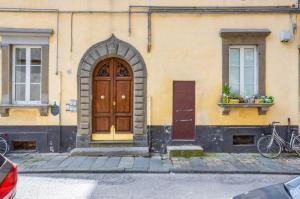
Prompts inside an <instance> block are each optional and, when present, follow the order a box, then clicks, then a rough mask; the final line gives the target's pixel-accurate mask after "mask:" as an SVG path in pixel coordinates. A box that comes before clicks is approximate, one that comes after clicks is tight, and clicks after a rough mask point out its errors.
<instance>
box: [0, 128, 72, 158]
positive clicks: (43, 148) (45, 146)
mask: <svg viewBox="0 0 300 199" xmlns="http://www.w3.org/2000/svg"><path fill="white" fill-rule="evenodd" d="M76 133H77V126H0V134H5V135H7V137H6V140H7V141H8V143H9V145H10V150H14V144H13V142H14V141H35V142H36V151H37V152H41V153H47V152H68V151H70V150H71V149H73V148H75V143H76Z"/></svg>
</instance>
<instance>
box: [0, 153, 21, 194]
mask: <svg viewBox="0 0 300 199" xmlns="http://www.w3.org/2000/svg"><path fill="white" fill-rule="evenodd" d="M17 181H18V170H17V165H16V164H15V163H13V162H11V161H10V160H9V159H7V158H6V157H4V156H3V155H1V154H0V198H1V199H12V198H13V197H14V196H15V195H16V188H17Z"/></svg>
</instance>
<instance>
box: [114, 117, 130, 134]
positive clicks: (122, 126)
mask: <svg viewBox="0 0 300 199" xmlns="http://www.w3.org/2000/svg"><path fill="white" fill-rule="evenodd" d="M130 130H131V117H118V116H117V117H116V131H117V132H121V131H123V132H130Z"/></svg>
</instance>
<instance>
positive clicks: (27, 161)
mask: <svg viewBox="0 0 300 199" xmlns="http://www.w3.org/2000/svg"><path fill="white" fill-rule="evenodd" d="M7 157H8V158H9V159H10V160H12V161H13V162H15V163H17V164H18V169H19V173H171V172H172V173H245V174H260V173H261V174H291V175H300V158H298V157H297V156H295V155H292V154H283V155H281V156H280V157H279V158H277V159H267V158H264V157H262V156H260V155H259V154H254V153H247V154H245V153H243V154H237V153H234V154H233V153H231V154H229V153H206V154H205V156H203V157H201V158H191V159H186V158H172V159H171V160H168V159H167V160H161V159H160V156H154V157H150V158H146V157H105V156H104V157H83V156H72V157H70V156H69V154H66V153H64V154H57V153H56V154H54V153H47V154H41V153H40V154H39V153H35V154H32V153H31V154H28V153H27V154H16V153H15V154H8V155H7Z"/></svg>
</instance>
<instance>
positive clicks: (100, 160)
mask: <svg viewBox="0 0 300 199" xmlns="http://www.w3.org/2000/svg"><path fill="white" fill-rule="evenodd" d="M107 160H108V157H106V156H103V157H97V159H96V160H95V162H94V163H93V164H92V165H91V166H90V169H92V170H97V169H101V168H102V167H103V165H104V164H105V162H106V161H107Z"/></svg>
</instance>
